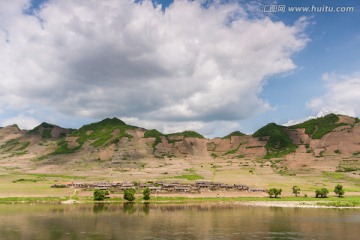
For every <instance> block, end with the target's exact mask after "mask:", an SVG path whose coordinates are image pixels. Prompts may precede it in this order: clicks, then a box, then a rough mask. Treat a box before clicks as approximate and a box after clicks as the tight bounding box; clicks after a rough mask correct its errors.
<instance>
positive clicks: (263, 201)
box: [0, 196, 360, 209]
mask: <svg viewBox="0 0 360 240" xmlns="http://www.w3.org/2000/svg"><path fill="white" fill-rule="evenodd" d="M126 203H131V202H128V201H126V200H124V199H123V198H120V197H118V198H109V199H107V200H104V201H94V200H93V199H92V197H79V198H77V197H7V198H0V204H9V205H11V204H64V205H77V204H80V205H81V204H126ZM133 203H134V204H144V203H149V204H176V205H187V204H233V205H238V206H249V207H278V208H333V209H334V208H336V209H360V198H359V197H358V196H347V197H344V198H335V197H329V198H324V199H318V198H311V197H309V198H302V197H282V198H269V197H191V198H190V197H187V196H183V197H178V196H167V197H162V196H160V197H151V199H150V200H149V201H144V200H143V199H142V198H141V197H137V199H136V200H135V201H134V202H133Z"/></svg>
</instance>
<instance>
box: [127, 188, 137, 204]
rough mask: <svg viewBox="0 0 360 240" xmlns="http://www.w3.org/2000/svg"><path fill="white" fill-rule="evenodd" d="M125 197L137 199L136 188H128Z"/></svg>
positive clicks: (130, 200)
mask: <svg viewBox="0 0 360 240" xmlns="http://www.w3.org/2000/svg"><path fill="white" fill-rule="evenodd" d="M124 199H125V200H127V201H129V202H132V201H134V200H135V189H126V190H125V191H124Z"/></svg>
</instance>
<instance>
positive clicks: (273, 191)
mask: <svg viewBox="0 0 360 240" xmlns="http://www.w3.org/2000/svg"><path fill="white" fill-rule="evenodd" d="M281 192H282V189H279V188H270V189H269V190H268V194H269V196H270V197H271V198H272V197H273V196H274V197H275V198H277V197H278V196H279V195H281Z"/></svg>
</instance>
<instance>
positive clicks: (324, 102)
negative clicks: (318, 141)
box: [307, 73, 360, 116]
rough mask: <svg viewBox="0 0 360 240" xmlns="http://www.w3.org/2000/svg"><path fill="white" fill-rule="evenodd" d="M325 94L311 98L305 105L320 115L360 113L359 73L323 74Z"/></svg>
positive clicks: (353, 114)
mask: <svg viewBox="0 0 360 240" xmlns="http://www.w3.org/2000/svg"><path fill="white" fill-rule="evenodd" d="M323 80H324V82H325V84H324V86H325V90H326V92H325V94H324V95H323V96H320V97H317V98H314V99H312V100H311V101H310V102H308V103H307V106H308V107H309V108H310V109H312V110H314V111H317V112H318V113H319V114H320V115H325V114H328V113H337V114H346V115H350V116H359V115H360V98H359V92H360V74H354V75H351V76H338V75H336V74H334V73H325V74H324V75H323Z"/></svg>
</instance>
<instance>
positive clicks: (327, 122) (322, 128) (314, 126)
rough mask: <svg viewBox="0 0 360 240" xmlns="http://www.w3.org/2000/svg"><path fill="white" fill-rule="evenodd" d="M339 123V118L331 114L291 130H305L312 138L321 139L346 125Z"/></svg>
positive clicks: (298, 125)
mask: <svg viewBox="0 0 360 240" xmlns="http://www.w3.org/2000/svg"><path fill="white" fill-rule="evenodd" d="M338 121H339V117H338V116H337V115H335V114H333V113H331V114H328V115H326V116H324V117H319V118H315V119H310V120H308V121H305V122H303V123H300V124H296V125H293V126H290V128H293V129H298V128H305V133H306V134H308V135H309V136H311V138H312V139H321V138H322V137H323V136H324V135H326V134H327V133H330V132H331V131H333V130H334V129H335V128H337V127H339V126H342V125H346V124H345V123H338Z"/></svg>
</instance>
